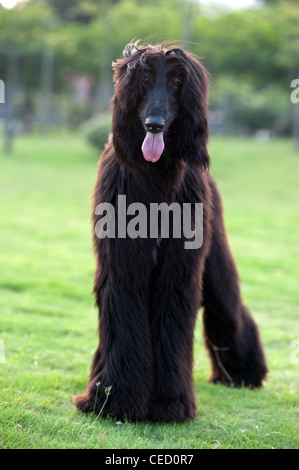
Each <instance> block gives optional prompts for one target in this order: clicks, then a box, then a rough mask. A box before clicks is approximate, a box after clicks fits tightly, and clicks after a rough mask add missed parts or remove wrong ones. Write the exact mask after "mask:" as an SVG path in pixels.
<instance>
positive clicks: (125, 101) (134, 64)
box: [112, 41, 144, 110]
mask: <svg viewBox="0 0 299 470" xmlns="http://www.w3.org/2000/svg"><path fill="white" fill-rule="evenodd" d="M143 52H144V49H139V48H138V41H137V42H135V43H134V44H133V43H130V44H128V45H127V46H126V47H125V49H124V51H123V58H122V59H119V60H117V61H116V62H113V63H112V68H113V70H114V76H113V80H114V82H115V94H114V98H116V97H117V98H118V100H119V102H120V104H121V106H122V108H123V110H125V109H133V108H135V107H136V106H137V105H138V102H137V101H138V99H139V98H140V96H141V94H142V88H141V84H140V80H138V72H139V69H140V58H141V57H142V54H143Z"/></svg>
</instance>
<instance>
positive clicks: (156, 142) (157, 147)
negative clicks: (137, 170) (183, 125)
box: [141, 132, 164, 162]
mask: <svg viewBox="0 0 299 470" xmlns="http://www.w3.org/2000/svg"><path fill="white" fill-rule="evenodd" d="M141 150H142V153H143V156H144V158H145V159H146V160H147V161H149V162H157V161H158V160H159V158H160V157H161V154H162V152H163V150H164V140H163V132H160V133H159V134H152V133H151V132H147V133H146V136H145V139H144V141H143V144H142V147H141Z"/></svg>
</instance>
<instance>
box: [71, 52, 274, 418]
mask: <svg viewBox="0 0 299 470" xmlns="http://www.w3.org/2000/svg"><path fill="white" fill-rule="evenodd" d="M114 70H115V76H114V78H115V83H116V87H115V95H114V98H113V137H112V138H110V139H109V142H108V144H107V146H106V148H105V150H104V152H103V155H102V156H101V159H100V162H99V168H98V175H97V180H96V184H95V190H94V199H93V224H94V227H95V225H96V223H97V222H98V220H99V218H100V216H98V215H95V208H96V206H97V205H98V204H99V203H101V202H109V203H111V204H113V205H114V206H115V208H116V226H117V207H116V202H117V196H118V195H126V198H127V205H129V204H131V203H133V202H141V203H143V204H144V205H145V206H146V207H147V208H149V205H150V203H153V202H155V203H161V202H166V203H168V204H170V203H172V202H178V203H179V204H181V205H182V204H183V203H191V204H192V205H194V204H195V203H197V202H201V203H203V208H204V213H203V230H204V232H203V245H202V246H201V247H200V248H199V249H195V250H193V249H190V250H188V249H185V248H184V241H185V240H184V238H174V237H172V235H171V234H170V237H169V238H168V239H166V238H162V239H159V240H155V239H152V238H136V239H132V238H129V237H127V238H118V237H117V236H116V238H108V237H107V238H104V239H99V238H98V237H97V236H96V235H94V250H95V256H96V260H97V268H96V273H95V281H94V293H95V299H96V304H97V306H98V308H99V312H100V315H99V336H100V341H99V347H98V349H97V350H96V352H95V355H94V359H93V363H92V368H91V374H90V380H89V384H88V386H87V389H86V391H85V393H84V394H83V395H79V396H77V397H75V399H74V402H75V404H76V406H77V407H78V409H80V410H81V411H93V410H95V411H96V412H100V411H101V412H102V414H103V415H106V414H109V415H112V416H115V417H117V418H120V417H122V416H124V415H125V416H126V417H127V419H128V420H131V421H135V420H137V421H138V420H145V419H151V420H153V421H172V420H185V419H190V418H195V417H196V415H197V407H196V400H195V394H194V384H193V378H192V365H193V335H194V326H195V321H196V315H197V312H198V310H199V308H200V307H203V308H204V310H203V324H204V333H203V334H204V338H205V344H206V347H207V350H208V353H209V357H210V360H211V369H212V373H211V377H210V381H212V382H215V383H222V384H226V385H235V386H242V385H244V386H247V387H260V386H261V385H262V381H263V379H264V378H265V375H266V372H267V366H266V362H265V358H264V353H263V350H262V345H261V342H260V338H259V333H258V329H257V326H256V324H255V322H254V320H253V319H252V317H251V314H250V313H249V311H248V310H247V308H246V307H245V306H244V305H243V302H242V298H241V294H240V288H239V279H238V274H237V269H236V266H235V262H234V260H233V257H232V254H231V251H230V248H229V245H228V242H227V236H226V232H225V228H224V224H223V218H222V205H221V199H220V196H219V193H218V190H217V187H216V185H215V182H214V180H213V178H212V177H211V175H210V173H209V171H208V168H209V162H210V158H209V154H208V151H207V139H208V122H207V121H208V119H207V89H208V78H207V73H206V71H205V69H204V67H203V65H202V64H201V63H200V62H199V61H198V60H197V59H196V58H195V57H194V56H192V55H191V54H189V53H187V52H185V51H184V50H183V49H181V48H178V47H167V48H166V47H163V46H160V45H159V46H147V47H142V46H138V45H132V44H130V45H129V46H127V48H126V49H125V51H124V57H123V58H122V59H120V60H119V61H117V62H116V63H115V64H114ZM158 77H160V78H159V80H158ZM158 81H159V83H158ZM154 94H155V97H157V96H159V97H160V98H159V99H160V101H159V103H158V108H159V106H160V108H161V109H160V110H159V109H158V110H157V109H155V113H158V114H160V115H162V114H163V116H164V117H165V122H166V123H165V128H164V142H165V149H164V151H163V154H162V155H161V158H160V159H159V161H157V162H155V163H152V162H148V161H146V160H145V159H144V158H143V155H142V152H141V146H142V142H143V140H144V138H145V134H146V124H145V120H146V118H147V117H148V114H149V113H153V109H154V108H153V107H154V106H156V105H157V100H156V101H155V103H154V102H153V101H154V99H153V96H154ZM155 99H156V98H155ZM162 104H163V106H162ZM156 108H157V106H156ZM193 216H194V214H193ZM108 387H112V388H111V390H110V394H108ZM108 395H109V396H108ZM103 405H104V408H103Z"/></svg>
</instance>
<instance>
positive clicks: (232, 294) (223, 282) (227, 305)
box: [203, 185, 267, 387]
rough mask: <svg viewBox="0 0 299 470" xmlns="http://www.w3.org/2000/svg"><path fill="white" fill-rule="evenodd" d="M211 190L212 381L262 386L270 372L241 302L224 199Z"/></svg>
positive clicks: (206, 317)
mask: <svg viewBox="0 0 299 470" xmlns="http://www.w3.org/2000/svg"><path fill="white" fill-rule="evenodd" d="M212 190H213V197H214V216H213V222H212V223H213V235H212V243H211V248H210V252H209V254H208V257H207V259H206V264H205V272H204V278H203V306H204V312H203V322H204V338H205V344H206V347H207V349H208V352H209V356H210V359H211V365H212V375H211V378H210V381H212V382H214V383H224V384H227V385H235V386H242V385H245V386H248V387H259V386H261V385H262V381H263V379H264V378H265V375H266V373H267V366H266V361H265V357H264V353H263V348H262V344H261V341H260V337H259V332H258V328H257V326H256V324H255V322H254V320H253V318H252V316H251V314H250V312H249V310H248V309H247V308H246V307H245V306H244V304H243V301H242V297H241V293H240V285H239V278H238V273H237V269H236V265H235V262H234V259H233V257H232V254H231V251H230V248H229V245H228V242H227V237H226V232H225V228H224V224H223V219H222V209H221V200H220V197H219V194H218V192H217V189H216V187H215V186H214V185H212Z"/></svg>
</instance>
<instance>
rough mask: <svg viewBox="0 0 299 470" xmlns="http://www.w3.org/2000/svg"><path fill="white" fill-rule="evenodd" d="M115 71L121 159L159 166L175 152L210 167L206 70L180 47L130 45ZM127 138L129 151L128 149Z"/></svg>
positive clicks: (116, 132) (115, 126) (115, 116)
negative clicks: (142, 158)
mask: <svg viewBox="0 0 299 470" xmlns="http://www.w3.org/2000/svg"><path fill="white" fill-rule="evenodd" d="M113 67H114V70H115V75H114V79H115V82H116V89H115V95H114V100H113V104H114V108H113V136H114V137H113V139H114V146H115V149H116V151H117V153H120V154H121V155H122V158H123V160H126V163H130V164H132V163H133V158H134V160H135V163H136V158H139V157H140V156H142V155H143V157H144V159H145V160H147V161H148V162H157V161H158V160H160V159H161V160H162V159H164V158H165V157H166V155H168V157H169V155H170V154H171V158H181V159H183V160H185V161H187V162H189V163H198V164H199V165H201V166H202V167H203V168H205V167H207V166H208V165H209V155H208V153H207V149H206V142H207V138H208V124H207V86H208V84H207V74H206V72H205V69H204V67H203V66H202V65H201V64H200V63H199V62H198V61H197V60H196V59H195V58H194V57H193V56H191V55H190V54H188V53H186V52H185V51H183V49H180V48H170V49H165V48H164V47H162V46H148V47H145V48H138V47H136V46H135V47H134V46H133V47H132V45H129V46H127V48H126V49H125V51H124V58H123V59H121V60H119V61H117V62H116V63H115V64H114V65H113ZM129 134H130V135H129ZM132 134H134V135H132ZM128 140H129V141H130V145H131V149H129V148H125V143H126V142H128ZM127 147H128V146H127ZM169 158H170V157H169ZM129 160H130V162H129Z"/></svg>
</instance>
